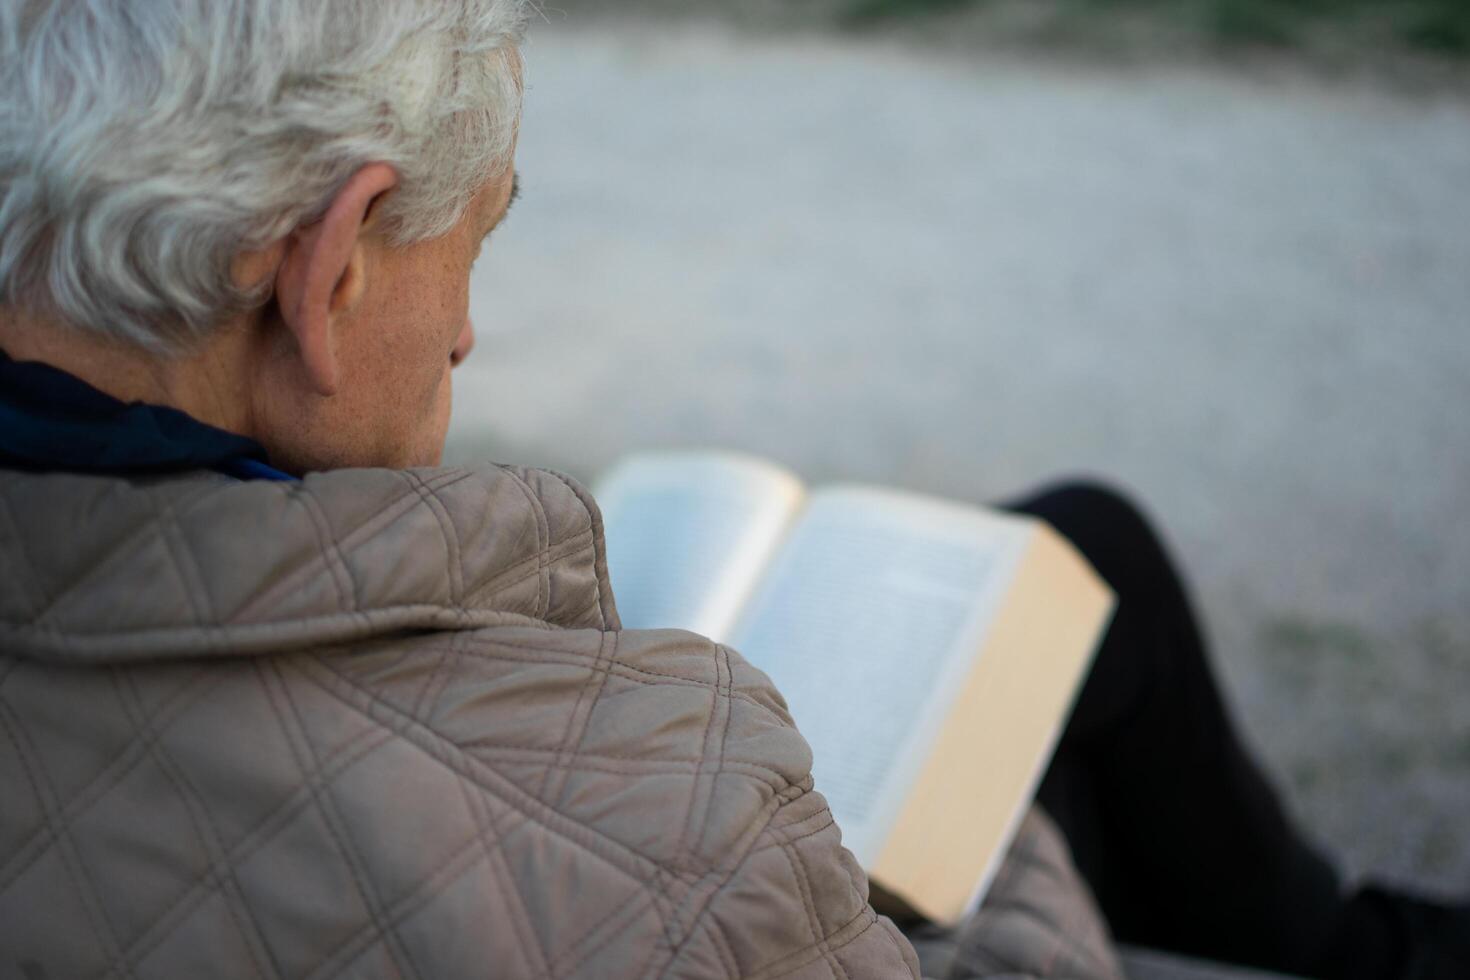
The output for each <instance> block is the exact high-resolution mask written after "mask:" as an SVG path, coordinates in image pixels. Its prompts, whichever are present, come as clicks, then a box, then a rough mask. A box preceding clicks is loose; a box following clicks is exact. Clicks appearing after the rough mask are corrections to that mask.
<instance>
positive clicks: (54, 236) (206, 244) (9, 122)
mask: <svg viewBox="0 0 1470 980" xmlns="http://www.w3.org/2000/svg"><path fill="white" fill-rule="evenodd" d="M528 8H529V3H528V0H0V305H8V306H11V307H12V308H15V309H19V310H25V311H30V312H32V313H44V314H47V315H51V316H54V317H57V318H59V319H61V320H63V321H65V322H66V323H68V324H70V325H71V326H73V327H75V328H77V329H80V330H84V331H88V332H90V333H92V334H93V335H96V336H100V337H104V338H110V339H112V340H119V341H125V342H129V343H132V344H135V345H139V346H142V347H144V348H146V349H149V350H152V351H156V352H159V353H169V352H174V351H178V350H179V349H181V348H183V347H185V346H188V345H190V344H191V343H192V342H194V341H196V340H198V339H200V338H202V337H204V336H205V335H206V334H207V333H208V332H209V331H210V330H211V329H212V328H213V327H215V326H216V325H218V324H219V323H220V322H222V321H223V320H224V319H225V318H227V317H228V316H230V315H232V314H235V313H238V312H239V311H241V310H243V309H248V308H249V307H250V306H252V305H254V304H257V303H259V302H261V301H262V299H263V296H262V295H260V294H259V293H257V294H255V295H251V294H248V293H244V292H242V291H241V290H240V289H239V288H238V287H237V286H236V285H235V284H234V282H233V281H232V278H231V264H232V260H233V258H234V256H235V255H236V254H238V253H239V252H240V251H241V250H242V249H250V248H259V247H262V246H264V245H267V244H269V243H271V242H273V241H276V240H278V239H279V238H281V237H282V236H284V235H286V234H287V233H289V232H290V231H291V230H292V229H294V228H297V227H299V226H301V225H303V224H306V223H309V222H311V221H312V220H314V219H316V218H317V217H320V216H321V215H322V214H324V213H325V211H326V209H327V206H328V205H329V204H330V202H331V200H332V197H333V195H334V194H335V193H336V192H337V190H338V189H339V188H340V187H341V186H342V184H343V183H344V182H345V181H346V180H347V178H348V177H350V176H351V175H352V174H353V173H354V172H356V170H357V169H358V168H360V167H361V166H363V165H364V164H366V163H369V162H373V161H381V162H384V163H387V164H389V165H391V166H392V167H394V168H395V169H396V170H397V171H398V174H399V177H400V183H399V187H398V189H397V190H396V191H395V192H394V193H393V194H392V195H391V196H390V197H389V198H388V200H387V201H385V210H384V216H385V219H386V220H387V221H388V222H389V223H388V225H387V227H388V228H389V230H390V235H391V237H392V240H393V241H394V243H395V244H398V245H407V244H410V243H412V242H415V241H420V240H423V239H427V238H433V237H436V236H438V235H442V234H443V233H445V232H446V231H448V230H449V229H450V228H451V227H452V226H453V225H454V224H455V222H456V221H458V220H459V218H460V216H461V215H462V214H463V213H464V210H465V207H466V206H467V204H468V203H469V201H470V199H471V197H472V196H473V194H474V192H475V190H476V189H477V188H478V187H479V186H481V185H482V184H483V183H484V181H485V180H487V179H489V178H490V177H492V176H494V175H496V174H499V173H503V172H504V168H505V167H506V166H508V165H509V158H510V154H511V151H512V147H513V145H514V134H515V128H516V125H517V123H518V120H519V115H520V105H521V84H520V80H519V79H520V75H519V71H518V59H517V56H516V54H515V51H514V49H515V48H516V46H517V45H518V44H519V43H520V40H521V37H522V33H523V31H524V28H525V22H526V15H527V11H528ZM268 286H269V284H267V288H268Z"/></svg>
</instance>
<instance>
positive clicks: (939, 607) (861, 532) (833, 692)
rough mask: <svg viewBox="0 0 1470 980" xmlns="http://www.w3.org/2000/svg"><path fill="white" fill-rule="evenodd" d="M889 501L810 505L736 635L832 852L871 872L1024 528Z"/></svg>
mask: <svg viewBox="0 0 1470 980" xmlns="http://www.w3.org/2000/svg"><path fill="white" fill-rule="evenodd" d="M1032 527H1033V525H1032V524H1031V522H1029V521H1027V520H1026V519H1024V518H1017V517H1012V516H1008V515H1004V514H1000V513H995V512H990V511H983V510H981V509H979V508H973V507H966V506H964V505H961V504H954V503H948V502H945V501H940V500H934V499H932V498H927V497H921V496H918V495H913V494H906V493H901V492H897V491H888V490H878V489H870V488H863V487H833V488H828V489H824V490H822V491H819V492H817V493H814V494H812V495H811V498H810V501H809V504H808V506H807V508H806V510H805V511H804V512H803V514H802V516H801V517H800V519H798V521H797V522H796V524H795V526H794V527H793V529H792V531H791V533H790V534H789V535H788V537H787V539H786V541H785V543H784V544H783V545H782V547H781V550H780V551H779V552H778V554H777V555H776V558H775V560H774V562H773V563H772V566H771V570H770V572H769V573H768V574H767V576H766V578H765V579H764V580H763V582H762V583H761V586H760V588H759V589H758V590H757V592H756V594H755V595H754V597H753V598H752V600H751V603H750V605H749V606H748V608H747V609H746V611H745V614H744V615H743V616H742V617H741V619H740V621H739V622H738V623H737V625H736V628H735V631H734V635H733V639H732V644H731V645H732V646H734V647H735V649H737V650H739V651H740V652H741V653H742V654H743V655H744V656H745V657H746V658H747V659H748V660H750V661H751V662H752V663H753V664H755V665H756V666H757V667H759V668H761V669H762V670H764V671H765V672H766V673H768V674H769V675H770V676H771V678H772V680H773V681H775V684H776V687H777V688H778V689H779V690H780V691H781V693H782V694H783V695H784V696H785V698H786V701H787V703H788V705H789V706H790V708H791V712H792V716H793V717H794V718H795V720H796V724H797V727H798V728H800V730H801V732H802V734H803V735H804V736H805V737H806V739H807V741H808V742H809V743H810V744H811V747H812V754H813V758H814V763H813V774H814V777H815V780H816V787H817V789H818V790H819V791H821V793H822V794H823V795H824V796H826V798H827V801H828V803H829V804H830V806H831V808H832V813H833V816H835V817H836V819H837V821H838V823H839V824H840V825H841V826H842V829H843V842H844V843H845V844H846V845H847V847H848V848H849V849H850V850H852V852H853V853H854V854H855V855H856V856H857V858H858V860H859V862H861V863H862V864H864V866H869V865H871V863H872V861H873V860H874V859H875V858H876V856H877V850H878V848H879V847H880V846H881V845H882V843H883V841H884V838H885V837H886V835H887V833H888V831H889V829H890V828H891V827H892V825H893V823H894V821H895V820H896V818H897V814H898V810H899V807H900V806H901V805H902V803H903V799H904V797H905V795H906V793H907V791H908V788H909V785H910V784H911V783H912V781H913V779H914V778H915V776H916V774H917V773H918V771H919V768H920V766H921V764H922V762H923V759H924V755H925V753H926V751H927V749H928V747H929V745H930V744H931V743H932V741H933V739H934V737H935V735H936V734H937V732H938V729H939V727H940V726H941V725H942V724H943V723H944V720H945V718H946V717H947V716H948V713H949V709H950V707H951V705H952V703H953V699H954V697H955V695H956V693H957V691H958V689H959V687H960V686H961V684H962V682H963V680H964V678H965V677H966V676H967V675H968V672H969V670H970V668H971V667H972V666H973V663H974V658H975V656H976V654H977V652H978V651H979V649H980V647H981V645H982V642H983V637H984V631H985V628H986V626H987V625H988V623H989V622H990V619H991V618H992V616H993V615H994V611H995V608H996V606H997V605H998V603H999V602H1000V600H1001V598H1002V597H1003V596H1004V594H1005V592H1006V587H1007V585H1008V584H1009V583H1010V581H1011V579H1012V577H1013V575H1014V572H1015V569H1016V567H1017V564H1018V562H1019V561H1020V558H1021V555H1022V553H1023V552H1024V550H1025V547H1026V542H1027V540H1028V536H1029V534H1030V532H1031V530H1032Z"/></svg>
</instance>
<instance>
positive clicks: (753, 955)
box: [323, 627, 917, 977]
mask: <svg viewBox="0 0 1470 980" xmlns="http://www.w3.org/2000/svg"><path fill="white" fill-rule="evenodd" d="M414 645H415V647H417V649H416V650H415V651H414V653H413V655H412V656H404V655H403V652H402V651H401V650H398V651H395V650H393V649H391V648H384V649H382V650H377V651H374V650H366V649H360V650H357V651H355V652H354V653H353V654H352V655H351V656H349V657H343V658H339V659H337V660H335V661H332V660H327V661H324V662H323V663H324V669H326V670H330V671H331V672H332V675H333V680H330V681H328V683H332V684H335V685H340V686H341V688H342V689H343V693H344V694H345V696H348V697H355V698H357V699H358V703H359V706H360V707H361V708H362V709H363V710H364V711H367V712H379V713H386V712H389V711H392V712H394V713H396V714H397V715H399V716H400V717H401V718H402V719H403V723H406V724H408V725H409V726H410V727H407V728H404V729H403V731H404V734H405V735H406V736H407V737H409V738H410V739H415V738H417V739H418V740H419V741H420V742H422V746H421V747H422V748H423V750H424V751H426V752H429V753H430V754H431V755H434V756H435V757H436V758H439V759H441V760H442V761H443V763H444V764H447V765H449V766H451V767H452V768H453V769H455V770H456V771H457V772H458V773H459V774H460V776H461V778H462V780H463V782H464V783H465V785H466V786H467V787H468V789H467V791H468V792H472V793H474V794H476V795H479V796H481V797H482V798H483V799H484V805H485V806H487V807H492V808H494V807H506V808H508V810H509V811H513V812H514V813H516V814H519V818H518V819H520V820H523V821H524V825H523V830H522V833H523V834H524V835H525V839H524V840H523V843H524V844H526V845H528V848H527V850H526V851H525V853H526V854H528V855H539V857H536V858H527V859H528V860H530V861H531V862H532V863H531V865H528V866H527V867H526V869H525V870H526V884H527V886H528V887H531V888H533V889H536V888H539V887H541V885H542V884H543V883H546V882H552V881H555V880H556V877H557V876H556V873H555V870H554V869H555V868H556V867H558V866H560V865H561V864H562V862H571V863H572V864H575V865H583V869H582V872H581V873H579V874H578V878H579V880H580V881H582V883H583V885H584V892H583V894H584V895H586V894H587V893H586V890H585V886H586V884H587V883H589V882H594V881H595V882H598V887H599V888H609V889H612V890H613V891H614V892H619V889H626V891H622V892H619V893H618V894H617V895H612V894H604V895H602V896H600V897H593V896H591V895H588V896H587V898H588V900H587V901H585V902H581V901H573V902H570V903H569V904H568V905H567V906H564V907H560V908H558V909H556V910H555V911H554V912H549V913H548V914H549V916H550V917H551V918H555V919H557V920H562V921H565V920H568V919H572V920H575V919H577V918H578V917H579V916H581V915H583V914H593V913H592V912H591V911H590V910H591V909H593V908H598V909H600V910H601V914H607V911H608V910H609V909H610V908H614V907H627V906H629V905H630V904H640V903H646V904H647V907H648V914H649V918H648V919H647V922H646V926H647V929H648V932H647V933H646V934H644V935H643V938H642V941H643V942H644V943H645V945H644V946H643V947H642V948H643V949H645V950H655V951H656V954H653V953H650V954H649V955H651V956H655V959H657V960H662V961H664V963H665V965H667V966H669V967H670V974H671V975H691V976H711V975H722V974H730V975H737V976H749V975H770V976H784V975H801V974H803V973H805V972H807V971H808V970H810V969H816V970H819V971H820V972H821V973H822V975H824V976H826V975H830V971H831V969H832V967H833V965H836V967H837V969H838V971H839V975H842V974H843V972H844V971H845V974H846V975H848V976H853V977H857V976H893V975H897V976H906V975H917V966H916V961H914V960H913V959H912V957H913V954H912V951H911V949H910V948H909V947H908V944H907V943H906V942H905V941H904V940H903V939H902V937H901V936H899V935H898V933H897V931H896V930H895V929H894V927H893V926H892V924H891V923H889V922H888V921H887V920H886V919H882V918H881V917H879V916H877V915H876V914H875V913H874V912H873V911H872V910H871V908H870V907H869V905H868V899H867V882H866V878H865V876H864V874H863V872H862V870H861V869H860V868H859V867H858V866H857V864H856V862H855V861H854V859H853V858H852V855H851V854H850V853H849V852H848V851H847V850H846V849H845V848H843V847H842V843H841V833H840V831H839V829H838V828H837V826H836V824H835V823H834V821H833V819H832V816H831V813H830V811H829V810H828V808H827V804H826V801H825V800H824V799H823V798H822V796H821V794H820V793H818V792H816V791H815V790H814V789H813V786H812V779H811V752H810V749H809V748H808V747H807V744H806V742H805V740H804V739H803V738H802V737H801V735H800V734H799V732H798V731H797V729H796V727H795V725H794V724H793V723H792V720H791V716H790V714H789V713H788V711H787V708H786V704H785V702H784V701H783V700H782V698H781V696H780V695H779V694H778V693H777V692H776V690H775V688H774V687H773V686H772V684H771V682H770V681H769V679H768V678H767V677H766V676H765V675H764V674H763V673H761V672H760V671H759V670H757V669H756V668H754V667H752V666H751V665H750V664H748V663H747V662H746V661H745V660H744V659H743V658H741V657H740V656H739V655H738V654H737V653H735V652H734V651H731V650H730V649H728V648H726V647H723V646H720V645H718V644H715V643H712V642H710V641H708V640H706V639H703V638H701V637H698V636H695V635H693V634H690V633H687V632H683V631H677V630H657V631H600V630H546V629H539V628H535V627H496V628H489V629H482V630H476V631H472V632H467V633H462V634H452V635H449V636H446V637H444V638H442V639H441V638H433V639H423V640H420V641H416V642H415V644H414ZM532 838H536V839H537V841H536V843H534V844H532V843H531V839H532ZM543 861H544V862H545V864H542V863H541V862H543ZM615 869H616V870H615ZM593 891H596V889H593ZM575 906H584V908H583V909H578V908H576V907H575ZM638 931H639V930H624V931H623V933H622V934H621V935H620V936H618V937H614V938H612V939H610V942H613V943H615V944H616V943H617V942H620V941H626V940H627V938H628V937H629V935H631V934H633V933H637V932H638ZM609 952H610V951H609V950H604V951H603V953H601V954H599V959H601V958H602V957H603V956H605V955H607V953H609ZM652 962H653V961H652V960H651V961H650V963H652Z"/></svg>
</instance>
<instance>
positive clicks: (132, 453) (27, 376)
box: [0, 351, 295, 480]
mask: <svg viewBox="0 0 1470 980" xmlns="http://www.w3.org/2000/svg"><path fill="white" fill-rule="evenodd" d="M0 467H3V468H7V469H21V470H32V471H61V472H67V473H97V474H112V475H117V476H138V475H149V474H162V473H178V472H186V471H188V470H198V469H212V470H215V471H217V472H220V473H225V474H228V475H230V476H233V477H236V478H238V479H241V480H293V479H295V477H292V476H290V475H289V474H286V473H282V472H281V471H280V470H277V469H275V468H274V467H272V466H271V465H270V460H269V459H268V457H267V456H266V452H265V449H264V447H262V446H261V445H260V444H259V443H258V442H256V441H254V440H253V439H247V438H245V437H244V436H239V435H235V434H234V433H232V432H226V431H225V430H223V429H217V428H215V427H214V426H212V425H205V424H204V423H203V422H200V421H198V420H196V419H194V418H192V417H190V416H189V415H186V414H185V413H183V412H181V411H179V410H177V409H173V408H166V407H164V406H161V405H148V404H144V403H143V402H132V403H131V404H129V403H125V402H122V401H119V400H118V399H116V398H113V397H112V396H111V395H108V394H106V393H104V392H101V391H98V390H97V389H96V388H93V387H92V386H91V385H89V384H87V383H86V382H85V381H82V380H81V379H80V378H77V377H75V376H73V375H71V374H68V373H66V372H65V371H62V370H60V369H58V368H54V367H51V366H50V365H48V364H41V363H38V362H34V361H13V360H11V359H10V358H9V357H8V356H7V355H6V354H5V352H4V351H0Z"/></svg>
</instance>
